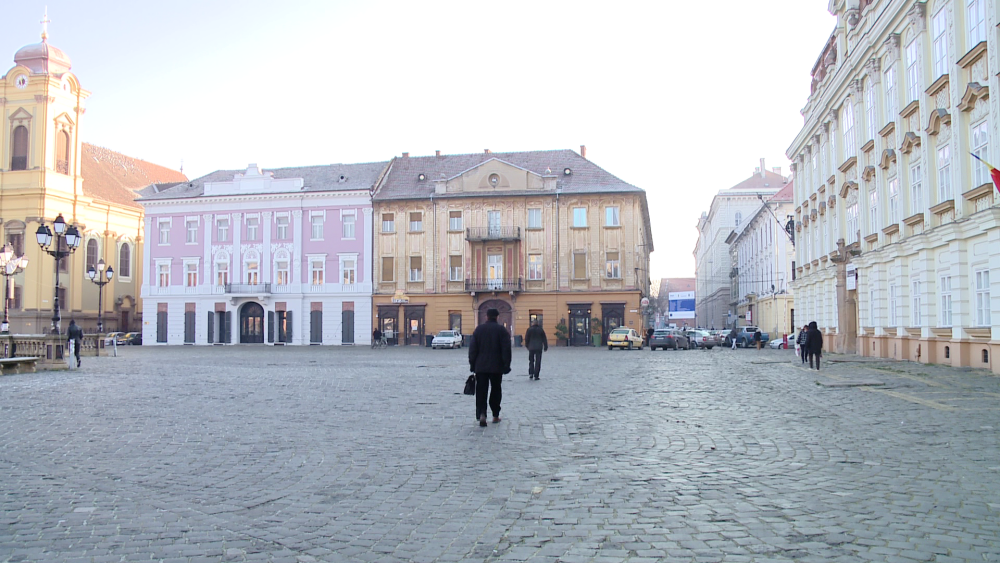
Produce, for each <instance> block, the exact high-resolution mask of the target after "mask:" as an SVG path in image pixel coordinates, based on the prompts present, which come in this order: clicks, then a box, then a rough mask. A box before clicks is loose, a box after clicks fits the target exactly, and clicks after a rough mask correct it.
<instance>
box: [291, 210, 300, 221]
mask: <svg viewBox="0 0 1000 563" xmlns="http://www.w3.org/2000/svg"><path fill="white" fill-rule="evenodd" d="M292 217H293V218H295V219H301V218H302V210H301V209H293V210H292Z"/></svg>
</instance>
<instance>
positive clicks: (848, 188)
mask: <svg viewBox="0 0 1000 563" xmlns="http://www.w3.org/2000/svg"><path fill="white" fill-rule="evenodd" d="M857 189H858V183H857V182H844V185H843V186H840V197H841V198H846V197H847V195H848V194H849V193H851V192H852V191H857ZM830 199H833V196H830ZM830 205H833V204H832V203H831V204H830Z"/></svg>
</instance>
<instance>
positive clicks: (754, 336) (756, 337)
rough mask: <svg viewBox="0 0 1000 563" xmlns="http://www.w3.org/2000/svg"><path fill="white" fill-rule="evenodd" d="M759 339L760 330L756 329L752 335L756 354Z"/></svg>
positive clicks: (758, 348) (758, 347)
mask: <svg viewBox="0 0 1000 563" xmlns="http://www.w3.org/2000/svg"><path fill="white" fill-rule="evenodd" d="M760 339H761V334H760V329H759V328H758V329H757V330H756V331H754V333H753V341H754V344H756V345H757V351H758V352H760Z"/></svg>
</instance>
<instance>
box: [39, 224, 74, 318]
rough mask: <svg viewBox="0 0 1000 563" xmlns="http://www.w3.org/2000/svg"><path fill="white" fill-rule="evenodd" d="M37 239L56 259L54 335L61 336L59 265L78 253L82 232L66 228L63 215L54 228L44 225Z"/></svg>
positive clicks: (41, 226) (53, 307)
mask: <svg viewBox="0 0 1000 563" xmlns="http://www.w3.org/2000/svg"><path fill="white" fill-rule="evenodd" d="M35 239H36V240H38V246H40V247H42V251H43V252H45V253H46V254H48V255H49V256H52V257H53V258H55V259H56V287H55V290H54V293H55V299H54V303H53V306H52V334H59V321H60V320H62V319H61V317H60V314H59V263H60V262H61V261H62V259H63V258H67V257H69V255H70V254H72V253H74V252H76V249H77V248H78V247H79V246H80V231H79V230H78V229H77V228H76V225H70V226H69V227H67V226H66V220H65V219H63V216H62V213H60V214H59V216H58V217H56V220H55V221H53V222H52V228H51V229H50V228H49V226H48V225H46V224H45V223H42V224H40V225H38V230H37V231H35ZM53 241H55V242H54V243H53Z"/></svg>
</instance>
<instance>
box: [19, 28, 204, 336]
mask: <svg viewBox="0 0 1000 563" xmlns="http://www.w3.org/2000/svg"><path fill="white" fill-rule="evenodd" d="M70 66H71V65H70V59H69V57H68V56H66V54H65V53H63V52H62V51H60V50H59V49H57V48H55V47H53V46H52V45H50V44H49V43H48V41H47V35H46V33H45V32H44V31H43V33H42V42H41V43H37V44H34V45H28V46H26V47H23V48H22V49H20V50H19V51H18V52H17V54H15V55H14V67H13V68H11V69H10V70H8V71H7V73H6V74H5V75H3V76H2V77H0V115H2V117H3V124H2V126H0V219H2V220H0V223H2V225H3V237H4V240H5V241H6V242H10V243H11V245H12V246H13V247H14V249H15V251H16V252H17V253H18V254H21V253H24V254H25V255H26V256H27V257H28V260H29V264H28V268H27V270H25V271H24V272H23V273H21V274H18V275H17V276H15V277H14V278H12V279H11V281H12V283H13V285H14V287H13V290H12V291H11V298H10V299H9V301H8V306H9V307H8V308H9V316H10V321H11V327H10V330H11V332H14V333H42V332H48V331H50V330H51V328H52V321H51V319H52V316H53V301H54V296H55V287H54V281H55V268H56V262H55V260H54V259H53V258H52V257H51V256H49V255H48V254H45V253H43V252H42V250H41V249H40V247H39V246H38V244H37V242H36V239H35V231H36V229H37V228H38V226H39V225H40V224H42V223H45V224H47V225H49V226H50V227H51V225H52V222H53V221H54V220H55V219H56V217H57V216H58V215H60V214H61V215H62V216H63V217H64V219H65V221H66V222H67V223H70V224H75V225H76V226H77V227H78V229H79V230H80V232H81V234H82V237H83V238H82V241H81V244H80V246H79V249H78V250H77V251H76V252H75V253H74V254H72V255H71V256H70V257H69V258H68V259H66V260H63V261H62V264H61V268H60V280H59V289H58V291H59V294H60V305H61V307H60V309H61V310H62V315H61V316H62V319H63V320H62V325H63V326H62V328H63V330H65V326H66V325H67V324H68V322H69V319H70V318H74V319H76V320H77V322H78V323H80V324H81V326H83V328H84V329H85V330H87V331H88V332H89V331H92V330H96V326H97V309H98V288H97V286H96V285H94V284H93V283H91V282H90V280H89V279H87V278H86V277H85V275H84V274H85V272H86V269H87V266H88V265H91V264H96V263H97V262H98V260H100V259H103V260H104V262H105V263H106V264H107V265H109V266H111V267H113V268H114V270H115V271H116V274H117V275H116V276H115V278H114V280H113V281H112V282H111V283H109V284H108V285H107V286H106V287H105V288H104V299H103V305H104V311H103V317H104V326H105V330H122V331H125V330H135V329H138V327H139V323H140V322H141V317H140V311H141V304H140V303H139V300H138V296H139V287H140V285H141V281H142V274H143V272H142V270H141V268H140V267H139V265H140V264H142V261H143V259H142V217H143V214H142V208H141V207H140V206H139V205H138V204H136V203H135V202H134V201H133V199H134V198H135V195H134V193H133V192H132V189H133V188H140V187H142V186H143V185H146V184H149V183H151V182H157V181H180V180H184V179H185V178H184V175H183V174H181V173H179V172H176V171H173V170H168V169H165V168H162V167H159V166H155V165H151V164H149V163H146V162H142V161H140V160H136V159H132V158H129V157H126V156H124V155H121V154H119V153H116V152H113V151H109V150H107V149H103V148H100V147H95V146H93V145H88V144H86V143H82V142H81V141H80V136H81V126H82V124H83V122H84V116H85V112H86V109H85V107H84V103H85V102H86V100H87V98H88V97H89V96H90V92H88V91H87V90H85V89H84V88H83V87H82V86H81V84H80V81H79V79H78V78H77V76H76V75H75V74H73V73H72V72H71V71H70Z"/></svg>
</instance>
